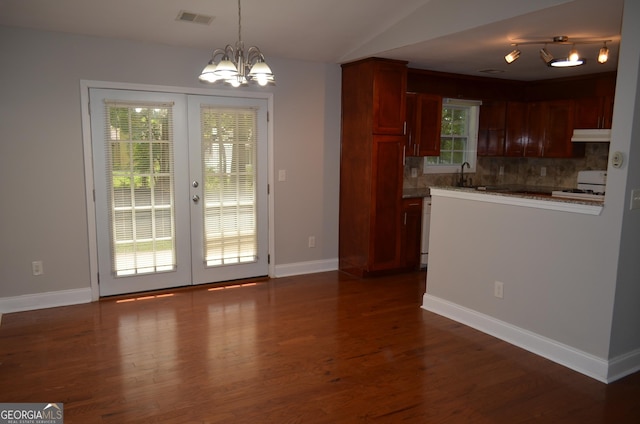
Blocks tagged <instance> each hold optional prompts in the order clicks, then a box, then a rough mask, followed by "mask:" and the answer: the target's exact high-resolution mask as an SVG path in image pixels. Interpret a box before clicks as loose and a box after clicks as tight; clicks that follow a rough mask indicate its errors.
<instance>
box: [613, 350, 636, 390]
mask: <svg viewBox="0 0 640 424" xmlns="http://www.w3.org/2000/svg"><path fill="white" fill-rule="evenodd" d="M638 371H640V349H636V350H633V351H631V352H628V353H625V354H623V355H620V356H616V357H615V358H613V359H610V360H609V370H608V374H607V382H608V383H612V382H614V381H616V380H620V379H621V378H624V377H626V376H628V375H631V374H633V373H635V372H638Z"/></svg>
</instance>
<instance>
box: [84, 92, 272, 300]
mask: <svg viewBox="0 0 640 424" xmlns="http://www.w3.org/2000/svg"><path fill="white" fill-rule="evenodd" d="M92 88H104V89H113V90H132V91H150V92H164V93H174V94H186V95H191V94H193V95H202V96H220V97H234V98H254V99H266V100H267V116H268V121H267V184H268V186H269V187H270V188H273V181H274V180H273V150H274V149H273V142H272V141H273V117H274V113H273V93H266V92H259V91H244V90H243V91H232V90H219V89H205V88H193V87H176V86H164V85H148V84H134V83H122V82H111V81H93V80H80V107H81V112H82V146H83V158H84V179H85V200H86V206H87V227H88V228H87V230H88V234H89V239H88V242H89V271H90V273H89V276H90V282H91V300H92V301H96V300H99V299H100V287H99V285H98V235H97V222H96V208H95V201H94V196H95V192H94V179H93V150H92V145H91V114H90V105H89V90H90V89H92ZM265 189H266V187H265ZM267 202H268V211H267V213H268V215H269V216H268V220H267V222H268V228H267V231H268V243H269V256H270V261H269V267H268V269H269V277H272V276H274V275H275V253H274V252H275V249H274V247H275V236H274V231H273V230H274V228H275V224H274V223H275V219H274V216H273V212H274V209H275V207H274V196H273V195H272V194H271V190H269V191H268V194H267Z"/></svg>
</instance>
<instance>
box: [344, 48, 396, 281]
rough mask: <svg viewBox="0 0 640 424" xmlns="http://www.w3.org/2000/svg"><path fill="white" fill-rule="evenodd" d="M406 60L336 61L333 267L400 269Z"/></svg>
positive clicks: (369, 271)
mask: <svg viewBox="0 0 640 424" xmlns="http://www.w3.org/2000/svg"><path fill="white" fill-rule="evenodd" d="M405 96H406V62H403V61H394V60H386V59H366V60H362V61H358V62H353V63H349V64H344V65H342V140H341V143H342V145H341V159H340V216H339V226H340V228H339V268H340V270H341V271H344V272H348V273H350V274H354V275H357V276H368V275H375V274H378V273H386V272H393V271H397V270H400V269H402V267H403V260H402V256H401V246H400V243H401V237H402V223H403V220H402V180H403V172H404V150H405V142H406V137H405V134H404V128H405V116H404V114H405V106H406V105H405Z"/></svg>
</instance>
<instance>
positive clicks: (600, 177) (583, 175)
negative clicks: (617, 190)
mask: <svg viewBox="0 0 640 424" xmlns="http://www.w3.org/2000/svg"><path fill="white" fill-rule="evenodd" d="M606 185H607V171H580V172H578V183H577V186H576V188H572V189H568V190H558V191H553V192H551V196H552V197H563V198H565V199H577V200H594V201H603V200H604V192H605V188H606Z"/></svg>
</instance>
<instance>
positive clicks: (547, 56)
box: [504, 35, 611, 68]
mask: <svg viewBox="0 0 640 424" xmlns="http://www.w3.org/2000/svg"><path fill="white" fill-rule="evenodd" d="M610 41H611V40H592V39H576V40H569V37H567V36H566V35H561V36H556V37H553V38H552V39H551V40H536V41H521V42H513V43H511V45H512V46H514V47H515V48H514V49H513V51H511V52H510V53H508V54H507V55H505V57H504V60H505V61H506V62H507V63H513V62H515V61H516V60H518V58H519V57H520V50H519V49H518V45H525V44H544V47H542V48H541V49H540V52H539V53H540V59H542V61H543V62H544V63H545V64H546V65H547V66H550V67H554V68H566V67H573V66H580V65H582V64H584V63H585V59H584V58H583V57H581V56H580V54H579V53H578V50H577V49H576V44H600V43H602V47H601V48H600V50H599V52H598V63H606V62H607V60H608V59H609V48H608V47H607V43H608V42H610ZM548 44H564V45H571V49H570V50H569V54H568V55H567V56H566V57H562V58H554V57H553V55H552V54H551V53H549V51H548V50H547V45H548Z"/></svg>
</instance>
